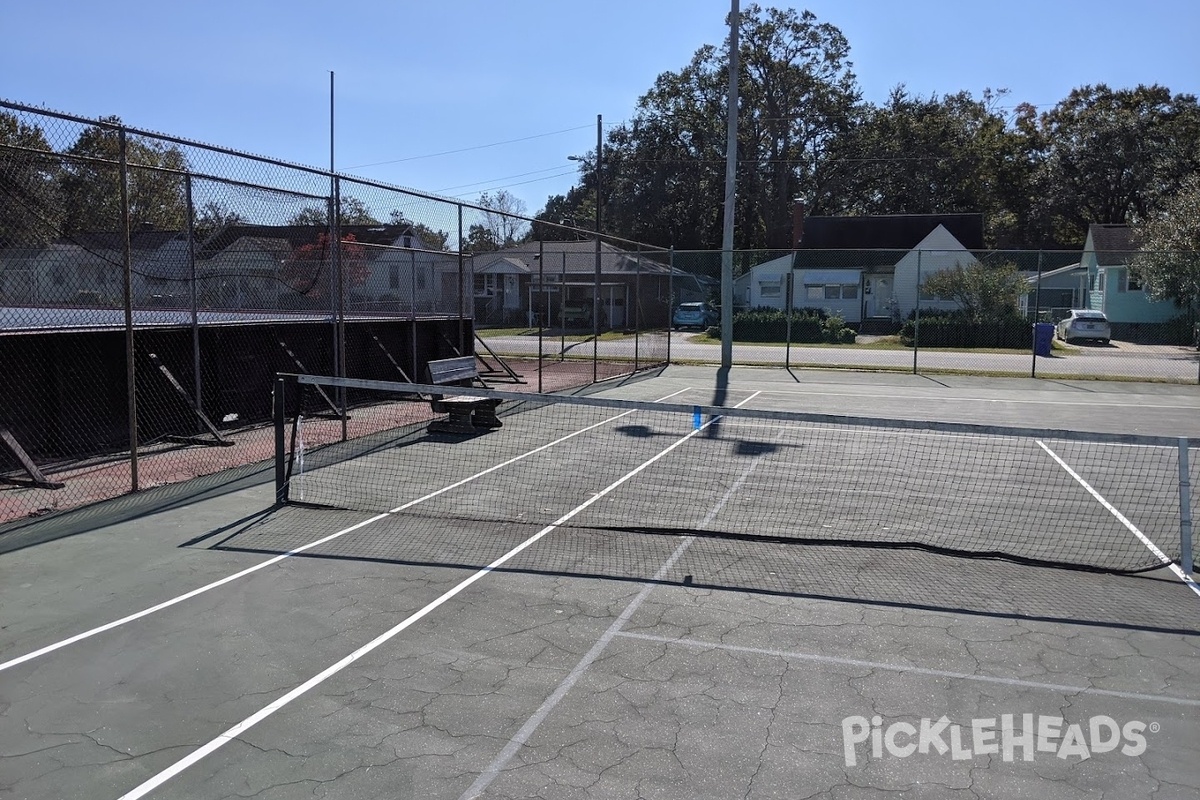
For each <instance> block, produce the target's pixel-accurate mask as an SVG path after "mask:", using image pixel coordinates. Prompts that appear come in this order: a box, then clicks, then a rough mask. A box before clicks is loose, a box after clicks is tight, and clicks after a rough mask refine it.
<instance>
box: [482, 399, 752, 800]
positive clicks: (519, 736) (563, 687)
mask: <svg viewBox="0 0 1200 800" xmlns="http://www.w3.org/2000/svg"><path fill="white" fill-rule="evenodd" d="M757 394H758V393H757V392H755V393H754V394H752V395H750V397H747V398H746V399H745V400H743V401H741V403H738V404H737V405H738V406H740V405H741V404H742V403H748V402H750V401H751V400H753V399H754V398H755V397H756V396H757ZM734 407H735V408H736V407H737V406H734ZM714 419H715V418H714ZM712 422H713V420H710V421H709V422H707V423H705V424H704V425H703V426H702V427H705V428H707V427H708V426H709V425H710V424H712ZM765 456H766V453H763V454H761V455H759V456H756V457H755V458H754V460H752V461H751V462H750V464H749V465H748V466H747V467H746V469H745V470H743V471H742V474H741V475H740V476H739V477H738V479H737V480H736V481H735V482H734V484H733V486H730V487H729V490H728V491H727V492H725V495H724V496H723V497H722V498H721V499H720V501H718V502H717V504H716V505H715V506H713V508H712V509H711V510H710V511H709V512H708V514H707V515H705V517H704V519H703V520H701V521H700V524H699V525H698V526H697V527H698V528H701V529H702V528H704V527H705V526H707V525H708V523H710V522H712V520H713V518H714V517H715V516H717V514H718V513H720V511H721V509H723V508H724V507H725V505H726V504H727V503H728V502H729V499H730V498H731V497H733V496H734V494H736V493H737V492H738V491H740V490H741V488H742V484H743V483H745V482H746V479H747V478H749V477H750V474H751V473H752V472H754V470H755V469H756V468H757V467H758V465H759V462H761V461H762V460H763V458H764V457H765ZM694 541H696V537H694V536H687V537H685V538H684V540H683V541H682V542H680V543H679V546H678V547H676V548H675V552H674V553H672V554H671V556H670V558H668V559H667V560H666V561H665V562H664V563H663V565H662V566H661V567H659V568H658V571H657V572H655V573H654V577H653V578H651V579H650V581H648V582H647V583H645V584H644V585H643V586H642V590H641V591H640V592H638V594H637V597H635V598H633V601H632V602H630V604H629V605H628V606H626V607H625V610H624V611H622V612H621V614H620V616H618V617H617V618H616V619H615V620H613V623H612V625H610V626H609V627H608V630H606V631H605V632H604V633H603V635H601V636H600V638H599V639H598V640H596V643H595V644H594V645H592V647H591V649H590V650H588V651H587V653H586V654H585V655H584V656H583V658H581V659H580V660H579V663H578V664H576V665H575V668H574V669H572V670H571V672H570V673H569V674H568V675H567V677H565V678H563V680H562V682H561V683H559V684H558V687H557V688H555V690H554V692H553V693H552V694H551V695H550V696H549V697H547V698H546V700H545V702H543V703H542V705H541V706H540V707H539V708H538V710H537V711H535V712H534V713H533V716H531V717H530V718H529V719H527V720H525V724H524V725H522V726H521V729H520V730H519V731H517V732H516V733H515V734H514V735H513V737H512V738H511V739H509V740H508V744H506V745H505V746H504V749H503V750H501V751H500V752H499V754H497V756H496V757H495V758H494V759H492V763H491V764H489V765H488V768H487V769H485V770H484V771H483V772H481V773H480V774H479V777H478V778H476V779H475V782H474V783H472V784H471V786H470V787H469V788H468V789H467V790H466V791H465V792H463V793H462V796H461V797H460V798H459V800H473V798H476V797H478V796H479V795H480V794H482V793H483V791H484V790H485V789H487V787H488V786H490V785H491V784H492V781H494V780H496V778H497V777H499V775H500V771H501V770H503V769H504V767H505V765H507V764H508V762H509V761H511V760H512V758H513V756H515V755H516V754H517V751H519V750H520V749H521V748H522V747H524V746H525V743H526V742H527V741H529V737H530V736H533V734H534V732H535V731H536V730H537V729H538V728H539V727H540V726H541V724H542V722H544V721H545V719H546V717H548V716H549V715H550V712H551V711H553V710H554V707H555V706H557V705H558V704H559V702H560V701H561V700H562V699H563V698H564V697H566V696H567V692H569V691H571V687H573V686H574V685H575V684H576V683H578V682H579V679H580V678H582V677H583V673H585V672H587V670H588V668H589V667H590V666H591V665H592V662H594V661H595V660H596V659H597V658H599V657H600V654H601V653H603V652H604V650H605V649H606V648H607V647H608V645H609V643H610V642H612V640H613V637H614V636H616V635H617V634H618V633H620V632H621V629H622V628H623V627H625V623H626V622H628V621H629V620H630V619H631V618H632V617H633V615H634V614H635V613H636V612H637V610H638V608H640V607H641V605H642V603H643V602H644V601H645V600H646V598H647V597H649V596H650V592H651V591H653V590H654V585H655V584H656V583H657V582H658V581H660V580H662V578H663V576H664V575H666V574H667V571H668V570H670V569H671V567H673V566H675V562H676V561H678V560H679V557H680V556H682V555H683V553H684V551H685V550H687V549H688V547H690V546H691V544H692V542H694Z"/></svg>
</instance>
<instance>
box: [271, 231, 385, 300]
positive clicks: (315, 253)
mask: <svg viewBox="0 0 1200 800" xmlns="http://www.w3.org/2000/svg"><path fill="white" fill-rule="evenodd" d="M357 241H358V239H356V238H355V236H354V234H352V233H348V234H346V235H345V236H343V237H342V244H341V269H342V276H343V281H344V283H343V285H344V286H346V287H352V286H362V285H363V284H364V283H366V282H367V279H368V278H370V277H371V268H370V266H369V265H368V264H367V258H366V248H364V247H363V246H362V245H360V244H356V242H357ZM331 262H332V254H331V252H330V248H329V235H328V234H327V233H326V232H325V231H322V232H321V233H320V235H319V236H318V237H317V240H316V241H315V242H312V243H310V244H305V245H301V246H300V247H297V248H296V249H295V250H294V251H293V252H292V255H291V257H289V258H288V259H287V261H286V262H285V263H284V265H283V269H282V272H281V274H280V279H281V280H282V281H283V282H284V283H285V284H286V285H287V286H288V287H290V288H291V289H293V290H294V291H296V292H297V293H299V294H302V295H304V296H306V297H308V298H310V299H311V300H320V299H322V298H326V297H328V296H329V291H330V288H331V287H330V285H329V273H328V271H327V269H326V267H327V266H329V265H330V264H331Z"/></svg>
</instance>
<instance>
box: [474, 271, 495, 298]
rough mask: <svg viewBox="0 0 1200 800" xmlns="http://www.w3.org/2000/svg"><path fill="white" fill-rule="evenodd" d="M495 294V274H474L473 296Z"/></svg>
mask: <svg viewBox="0 0 1200 800" xmlns="http://www.w3.org/2000/svg"><path fill="white" fill-rule="evenodd" d="M494 294H496V276H495V275H476V276H475V296H476V297H491V296H492V295H494Z"/></svg>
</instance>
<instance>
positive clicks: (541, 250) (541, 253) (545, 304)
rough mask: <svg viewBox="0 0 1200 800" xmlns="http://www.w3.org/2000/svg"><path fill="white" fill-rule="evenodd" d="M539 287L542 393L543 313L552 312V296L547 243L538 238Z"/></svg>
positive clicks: (539, 359) (539, 383)
mask: <svg viewBox="0 0 1200 800" xmlns="http://www.w3.org/2000/svg"><path fill="white" fill-rule="evenodd" d="M538 288H539V289H541V291H542V302H540V303H538V306H539V307H540V308H539V309H538V394H541V393H542V332H543V331H544V330H546V325H545V322H546V321H545V320H544V319H542V317H543V315H545V316H549V314H550V296H549V295H548V294H547V293H546V243H545V242H543V241H542V240H541V239H538Z"/></svg>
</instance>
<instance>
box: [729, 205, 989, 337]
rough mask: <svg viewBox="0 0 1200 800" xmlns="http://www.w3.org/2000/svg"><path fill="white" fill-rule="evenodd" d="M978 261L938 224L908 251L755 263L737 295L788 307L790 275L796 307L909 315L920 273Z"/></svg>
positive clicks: (946, 304) (927, 302) (932, 302)
mask: <svg viewBox="0 0 1200 800" xmlns="http://www.w3.org/2000/svg"><path fill="white" fill-rule="evenodd" d="M975 262H976V259H975V257H974V256H973V255H972V254H971V251H970V250H968V249H967V248H965V247H964V246H963V245H962V244H961V243H960V242H959V241H958V239H956V238H955V237H954V235H953V234H951V233H950V231H949V230H947V229H946V227H945V226H944V225H941V224H938V225H937V226H936V227H935V228H934V229H933V230H931V231H930V232H929V233H928V234H927V235H926V236H925V237H924V238H923V239H921V240H920V241H919V242H918V243H917V245H916V246H915V247H913V248H912V249H911V250H908V251H907V252H904V251H884V250H878V251H875V250H863V251H858V250H839V251H833V250H797V251H795V252H794V253H792V254H790V255H787V256H783V257H781V258H777V259H774V260H772V261H766V262H764V263H762V264H758V265H756V266H755V267H753V268H751V270H750V271H749V272H746V273H744V274H743V275H741V276H740V277H738V278H737V279H736V280H735V281H734V295H735V297H736V298H737V299H738V301H739V303H743V304H745V305H746V306H747V307H749V308H754V307H758V306H768V307H773V308H786V307H787V296H788V292H789V285H788V281H789V275H790V276H791V277H790V280H791V286H790V291H791V297H792V307H793V308H816V309H822V310H824V311H827V312H829V313H831V314H839V315H841V317H842V318H843V319H845V320H846V322H852V323H858V322H862V321H863V320H865V319H868V318H871V317H894V316H896V315H899V316H901V317H904V316H907V315H908V314H909V313H910V312H911V311H912V310H913V309H914V308H916V306H917V296H918V291H917V286H918V283H917V281H918V275H920V276H921V279H922V281H923V278H924V276H928V275H929V274H931V273H933V272H936V271H939V270H945V269H953V268H954V267H956V266H963V267H966V266H968V265H970V264H974V263H975ZM920 299H921V307H922V308H945V309H952V308H955V307H957V304H956V303H954V302H952V301H945V300H939V299H937V298H935V297H932V296H929V295H924V294H922V295H921V298H920Z"/></svg>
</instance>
